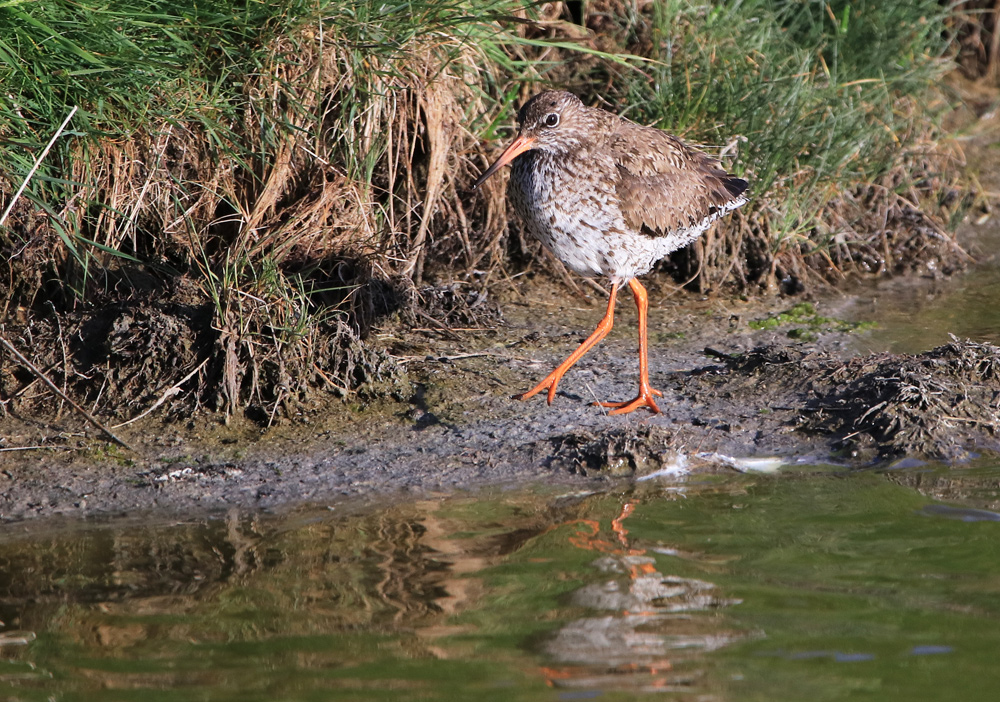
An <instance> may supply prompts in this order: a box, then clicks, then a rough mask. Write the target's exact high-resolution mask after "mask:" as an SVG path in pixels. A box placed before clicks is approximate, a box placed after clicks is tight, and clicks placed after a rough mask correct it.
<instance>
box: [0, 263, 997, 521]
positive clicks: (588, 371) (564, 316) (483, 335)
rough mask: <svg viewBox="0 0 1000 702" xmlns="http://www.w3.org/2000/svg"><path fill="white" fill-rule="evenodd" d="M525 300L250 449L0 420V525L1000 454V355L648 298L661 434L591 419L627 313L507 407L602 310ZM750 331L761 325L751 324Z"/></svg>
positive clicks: (628, 355) (655, 425)
mask: <svg viewBox="0 0 1000 702" xmlns="http://www.w3.org/2000/svg"><path fill="white" fill-rule="evenodd" d="M522 290H527V292H524V293H523V294H522V295H521V296H518V297H512V298H511V299H507V300H503V301H502V304H501V305H500V309H502V310H503V313H504V319H503V320H496V321H497V323H496V325H495V326H494V327H492V328H487V329H469V330H466V331H454V330H452V331H447V332H444V331H442V330H436V329H434V328H432V327H428V328H425V329H423V330H422V331H413V330H412V329H408V328H405V327H403V326H400V327H399V329H398V330H396V331H393V330H383V331H381V332H380V333H378V343H379V344H380V345H381V346H382V348H383V349H384V350H385V353H386V354H388V355H390V356H392V357H393V358H394V359H395V361H396V362H397V363H398V364H400V366H402V367H405V368H406V371H407V377H408V378H409V383H410V386H409V387H410V390H409V392H408V394H407V395H406V397H405V398H404V399H402V400H393V399H385V400H380V401H375V402H368V403H365V402H363V401H362V399H361V398H358V397H349V398H348V400H347V401H346V402H345V401H342V400H331V402H330V403H329V404H328V405H327V406H325V407H320V408H314V409H311V410H308V411H306V410H302V411H300V412H299V413H298V414H297V415H296V416H295V417H294V418H293V419H290V420H289V419H286V420H282V421H278V422H276V423H275V424H274V425H273V426H272V427H270V428H267V429H264V428H262V425H261V424H260V423H259V422H252V421H250V420H237V419H232V420H231V421H229V422H228V423H226V422H224V421H223V415H222V414H221V413H219V412H209V411H207V410H203V411H200V412H198V413H196V414H195V415H194V416H192V417H191V418H189V419H188V420H187V421H185V422H176V421H165V420H162V419H160V418H158V417H157V415H156V413H153V414H151V415H150V416H149V417H146V418H144V419H143V420H141V421H138V422H135V423H133V424H129V425H127V426H124V427H121V428H120V429H117V430H116V431H117V432H118V434H119V436H121V437H122V438H124V439H125V440H126V442H127V443H128V444H129V445H130V446H131V447H132V449H133V450H131V451H130V450H127V449H124V448H120V447H117V446H114V445H112V444H108V443H105V442H104V441H102V440H101V437H100V436H99V435H98V434H97V433H96V432H92V431H91V430H88V429H86V428H85V426H84V425H82V424H80V423H79V422H78V421H77V419H76V416H75V415H74V414H72V413H70V412H69V411H68V410H64V411H63V413H62V415H61V416H55V417H50V418H47V419H45V420H44V421H42V420H40V419H38V418H27V419H26V418H18V417H15V416H11V415H9V416H7V417H6V418H4V419H3V420H2V422H0V436H2V437H3V439H2V443H0V449H2V450H0V519H2V520H3V521H7V522H10V521H19V520H25V519H31V518H35V517H40V516H52V515H59V514H63V515H68V516H80V515H108V514H120V513H132V514H134V513H136V512H141V511H161V512H167V513H183V512H191V511H199V512H200V511H204V510H221V509H226V508H230V507H233V506H239V507H245V508H260V509H268V510H281V509H284V508H288V507H290V506H293V505H297V504H302V503H318V504H330V505H332V506H336V505H338V504H340V503H343V502H344V501H345V500H347V499H350V500H351V501H357V500H358V498H365V499H375V498H383V497H385V496H386V495H408V494H413V493H417V494H426V493H433V492H438V491H449V492H451V491H455V490H470V489H476V488H478V487H482V486H485V485H490V486H504V485H511V486H513V485H524V484H531V483H545V484H565V485H566V486H567V489H570V490H575V489H579V490H590V489H594V488H596V487H599V486H601V485H604V486H606V485H607V481H615V480H631V479H638V478H641V477H643V476H647V475H650V474H653V473H656V472H658V471H665V472H671V471H672V470H677V471H690V470H694V471H728V470H733V469H734V468H733V466H734V465H735V466H737V467H740V465H741V464H740V463H739V459H745V458H753V457H757V458H760V457H776V458H777V459H778V461H785V462H787V463H802V462H812V463H835V464H839V465H842V466H843V467H844V469H852V468H862V467H870V466H872V465H878V464H879V463H880V462H886V461H892V460H895V459H897V458H900V457H907V458H917V459H943V460H946V461H953V462H961V461H963V460H965V459H966V458H968V457H970V456H971V455H973V454H976V453H980V452H983V451H996V450H998V448H1000V440H998V438H997V429H998V423H1000V417H998V408H1000V355H998V351H1000V349H998V348H997V347H995V346H992V345H989V344H982V343H975V342H969V341H965V340H960V339H955V340H953V341H952V342H951V343H949V344H947V345H944V346H941V347H939V348H936V349H934V350H931V351H928V352H925V353H923V354H918V355H894V354H887V353H882V354H868V355H863V356H857V355H855V353H854V352H853V348H854V346H855V343H856V342H855V340H854V335H857V334H864V333H865V332H864V331H845V326H844V325H842V324H840V323H839V322H836V320H833V317H835V312H836V309H837V307H838V305H839V304H841V303H839V302H837V301H835V300H831V301H827V302H822V301H819V302H817V303H816V308H817V310H818V311H819V312H820V313H823V314H824V315H825V316H828V317H830V320H826V321H828V322H829V323H828V324H823V323H821V324H810V325H809V328H808V333H807V334H804V333H802V331H803V329H802V327H801V319H800V317H798V316H796V315H792V314H788V308H789V307H790V305H789V302H788V301H787V300H785V301H781V300H777V301H773V302H772V303H769V304H762V303H760V302H742V301H724V300H720V299H703V300H693V299H692V298H691V297H690V296H689V295H686V294H674V291H672V290H671V289H669V288H660V289H657V288H656V286H655V285H654V286H653V294H652V296H651V297H652V299H653V300H654V301H655V303H654V308H653V309H652V311H651V328H650V339H651V354H650V364H651V368H650V371H651V378H652V382H653V384H654V386H655V387H657V388H658V389H660V390H661V391H662V392H663V397H662V399H661V400H660V401H659V404H660V408H661V409H662V413H661V414H658V415H652V414H650V413H648V412H646V411H644V410H640V411H637V412H635V413H633V414H631V415H626V416H609V415H608V414H607V411H606V410H604V409H602V408H600V407H595V406H593V405H592V404H591V403H592V402H594V401H598V400H621V399H626V398H627V397H631V396H632V395H633V394H634V393H635V390H636V385H637V375H638V356H637V352H636V351H637V350H636V345H637V342H636V340H635V321H636V320H635V314H634V310H633V309H632V308H631V305H630V304H628V301H625V302H621V303H620V305H619V308H618V315H617V320H616V324H615V328H614V330H613V331H612V333H611V334H610V335H609V337H608V338H607V339H606V340H605V341H604V342H603V343H602V344H601V345H599V346H598V347H597V348H596V349H594V350H593V351H592V352H591V353H590V354H588V355H587V356H586V357H584V359H583V360H581V361H580V363H579V364H578V365H577V366H576V367H575V368H574V369H572V370H571V371H570V372H569V373H568V374H567V376H566V377H565V379H564V380H563V382H562V383H561V385H560V388H559V392H558V394H557V396H556V399H555V402H554V403H553V405H551V406H547V405H546V403H545V401H544V398H542V397H535V398H532V399H531V400H529V401H527V402H521V401H517V400H513V399H511V395H512V394H514V393H516V392H519V391H523V390H524V389H525V388H527V387H530V386H531V385H533V384H534V383H535V382H537V381H538V379H540V378H541V377H543V376H544V375H545V374H546V373H548V371H549V370H550V369H551V368H552V367H553V366H554V365H555V364H556V363H558V362H559V361H560V360H562V358H564V357H565V356H566V355H568V354H569V353H570V352H571V351H572V350H573V349H574V348H575V347H576V345H578V344H579V343H580V341H581V340H582V339H583V338H584V337H585V336H586V334H587V333H588V332H589V331H590V329H591V328H592V327H593V325H594V324H595V323H596V321H597V319H599V317H600V316H601V313H602V309H601V308H602V306H603V301H602V300H601V298H600V295H599V293H596V292H595V293H588V294H587V296H582V295H579V294H577V295H573V294H571V293H568V292H566V291H565V289H564V288H558V287H555V286H552V285H550V284H545V283H533V284H530V285H527V286H525V288H522ZM588 298H589V299H588ZM828 311H832V314H828ZM818 318H819V319H821V320H822V319H824V318H823V317H818ZM769 319H775V320H778V321H777V322H776V323H773V324H772V323H761V322H766V321H767V320H769ZM803 338H806V339H808V341H803V340H802V339H803Z"/></svg>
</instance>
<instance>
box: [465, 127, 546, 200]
mask: <svg viewBox="0 0 1000 702" xmlns="http://www.w3.org/2000/svg"><path fill="white" fill-rule="evenodd" d="M534 145H535V138H534V137H527V136H524V135H523V134H519V135H518V137H517V139H515V140H514V141H512V142H511V144H510V146H508V147H507V148H506V149H504V152H503V153H502V154H500V158H498V159H497V160H496V161H495V162H494V163H493V165H492V166H490V167H489V168H487V169H486V172H485V173H483V174H482V175H481V176H479V180H477V181H476V182H475V183H473V184H472V189H473V190H475V189H477V188H478V187H479V186H480V185H482V184H483V182H484V181H485V180H486V179H487V178H489V177H490V176H491V175H493V174H494V173H496V172H497V171H499V170H500V169H501V168H503V167H504V166H506V165H507V164H508V163H510V162H511V161H513V160H514V159H515V158H517V157H518V156H520V155H521V154H523V153H524V152H525V151H529V150H530V149H531V147H533V146H534Z"/></svg>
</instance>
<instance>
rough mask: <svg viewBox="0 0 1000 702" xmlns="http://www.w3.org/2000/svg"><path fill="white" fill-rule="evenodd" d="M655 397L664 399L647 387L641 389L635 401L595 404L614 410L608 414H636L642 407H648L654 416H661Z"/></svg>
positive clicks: (661, 394) (656, 391)
mask: <svg viewBox="0 0 1000 702" xmlns="http://www.w3.org/2000/svg"><path fill="white" fill-rule="evenodd" d="M654 396H655V397H663V393H662V392H660V391H659V390H654V389H653V388H651V387H649V386H646V387H640V388H639V394H638V395H637V396H636V397H635V399H632V400H629V401H628V402H595V403H594V404H595V405H598V406H600V407H610V408H612V409H611V411H610V412H608V414H628V413H629V412H635V411H636V410H637V409H639V408H640V407H647V408H649V411H650V412H652V413H653V414H659V413H660V408H659V407H657V406H656V401H655V400H654V399H653V397H654Z"/></svg>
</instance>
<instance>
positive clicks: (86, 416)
mask: <svg viewBox="0 0 1000 702" xmlns="http://www.w3.org/2000/svg"><path fill="white" fill-rule="evenodd" d="M0 344H2V345H3V347H4V348H5V349H7V350H8V351H10V352H11V353H12V354H13V355H14V357H15V358H17V360H18V361H20V362H21V365H23V366H24V367H25V368H27V369H28V370H29V371H31V372H32V373H33V374H34V375H35V377H37V378H38V379H39V380H41V381H42V382H43V383H45V384H46V385H48V386H49V388H51V389H52V392H54V393H55V394H56V395H58V396H59V397H61V398H62V399H63V400H65V401H66V402H67V403H69V406H70V407H72V408H73V409H75V410H76V411H77V412H78V413H80V415H81V416H83V417H84V419H86V420H87V421H88V422H90V423H91V424H93V425H94V426H95V427H97V428H98V429H100V430H101V431H102V432H104V435H105V436H107V437H108V438H109V439H111V440H112V441H113V442H115V443H116V444H118V445H119V446H121V447H122V448H127V449H128V450H129V451H135V449H134V448H132V447H131V446H129V445H128V444H126V443H125V442H124V441H122V440H121V439H119V438H118V437H117V436H115V435H114V433H113V432H112V431H111V430H110V429H108V428H107V427H106V426H104V425H103V424H101V423H100V422H99V421H97V419H95V418H94V416H93V415H92V414H91V413H90V412H88V411H87V410H85V409H84V408H83V407H80V405H78V404H76V403H75V402H73V400H71V399H70V398H69V396H68V395H67V394H66V393H64V392H63V391H62V390H60V389H59V386H58V385H56V384H55V383H53V382H52V381H51V380H49V378H48V376H46V375H45V374H44V373H42V372H41V371H40V370H38V369H37V368H36V367H35V365H34V364H33V363H32V362H31V361H29V360H28V359H27V358H25V357H24V355H23V354H22V353H21V352H20V351H18V350H17V349H16V348H14V345H13V344H11V343H10V342H9V341H7V339H5V338H4V337H3V336H2V335H0Z"/></svg>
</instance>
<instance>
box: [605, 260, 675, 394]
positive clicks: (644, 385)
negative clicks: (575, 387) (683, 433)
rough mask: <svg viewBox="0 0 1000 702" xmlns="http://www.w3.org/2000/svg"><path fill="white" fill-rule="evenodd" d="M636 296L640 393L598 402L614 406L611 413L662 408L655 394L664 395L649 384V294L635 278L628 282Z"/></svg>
mask: <svg viewBox="0 0 1000 702" xmlns="http://www.w3.org/2000/svg"><path fill="white" fill-rule="evenodd" d="M628 286H629V287H630V288H632V294H633V295H634V296H635V306H636V307H637V308H638V309H639V394H638V395H636V397H635V399H633V400H629V401H628V402H598V403H596V404H598V405H600V406H601V407H613V408H614V409H613V410H612V411H611V412H609V414H628V413H629V412H634V411H635V410H637V409H639V408H640V407H648V408H649V410H650V411H651V412H652V413H653V414H659V412H660V408H659V407H657V406H656V402H655V401H654V400H653V396H654V395H656V396H662V395H663V393H661V392H660V391H659V390H654V389H653V388H652V387H650V385H649V359H648V358H647V351H648V349H649V341H648V330H647V322H646V312H647V311H648V310H649V296H648V295H647V294H646V288H644V287H642V283H640V282H639V281H638V280H636V279H635V278H633V279H632V280H630V281H629V282H628Z"/></svg>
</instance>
